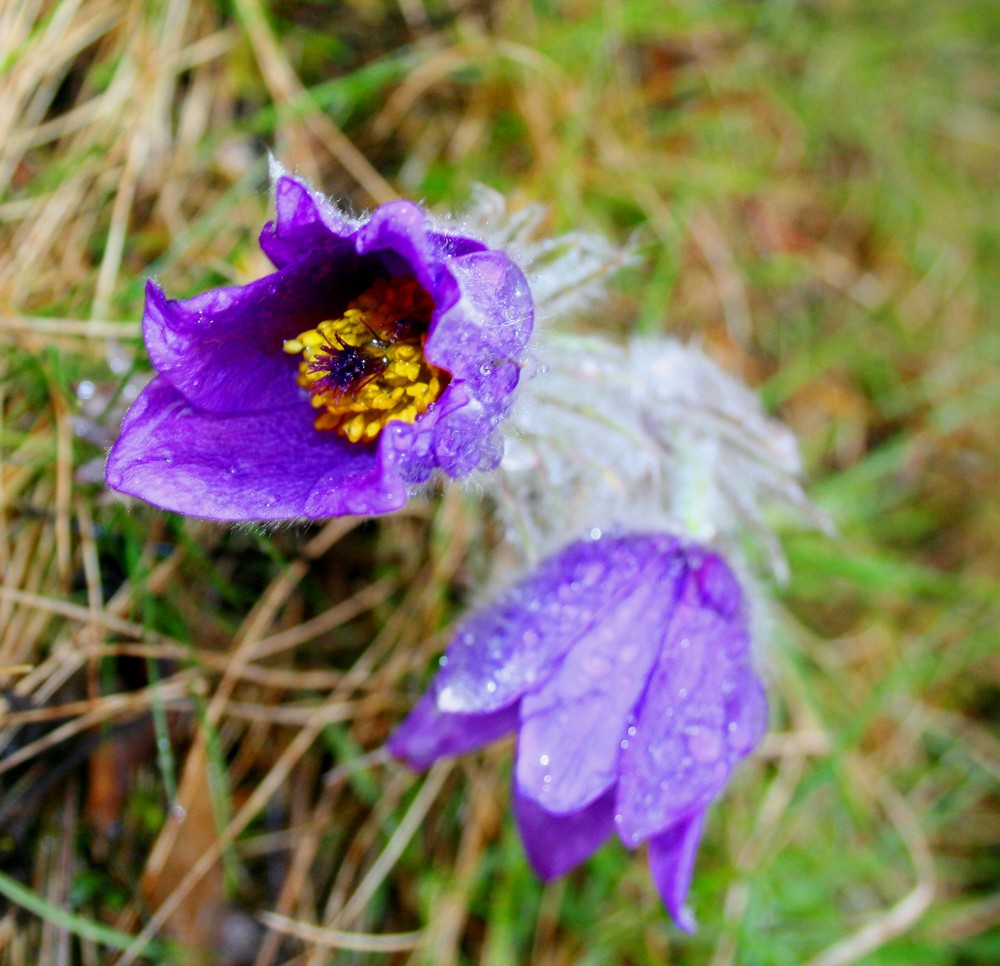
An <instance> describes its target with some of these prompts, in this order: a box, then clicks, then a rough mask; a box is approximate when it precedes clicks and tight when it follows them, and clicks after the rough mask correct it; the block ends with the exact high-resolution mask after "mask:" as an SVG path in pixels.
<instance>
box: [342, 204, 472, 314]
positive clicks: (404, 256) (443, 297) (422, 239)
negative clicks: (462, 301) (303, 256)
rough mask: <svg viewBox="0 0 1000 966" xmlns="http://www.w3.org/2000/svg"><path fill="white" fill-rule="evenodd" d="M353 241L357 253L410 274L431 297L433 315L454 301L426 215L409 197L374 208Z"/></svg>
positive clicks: (451, 284) (455, 291)
mask: <svg viewBox="0 0 1000 966" xmlns="http://www.w3.org/2000/svg"><path fill="white" fill-rule="evenodd" d="M355 244H356V247H357V252H358V254H359V255H377V256H378V258H379V260H380V261H381V262H382V263H383V264H384V265H385V267H386V269H387V271H388V273H389V275H412V276H413V277H414V278H415V279H416V280H417V281H418V282H419V283H420V285H421V287H422V288H423V289H424V291H426V292H427V293H428V294H429V295H430V297H431V299H433V301H434V306H435V318H436V317H437V315H438V314H439V313H441V312H444V311H446V310H447V309H449V308H451V307H452V306H453V305H454V304H455V302H456V301H458V297H459V294H460V293H459V288H458V283H457V282H456V281H455V278H454V277H453V275H452V273H451V271H450V270H449V269H448V267H447V265H448V263H446V262H444V261H443V260H441V258H440V257H439V256H438V252H437V246H436V245H435V244H434V242H433V240H432V238H431V237H430V236H429V233H428V230H427V216H426V215H425V214H424V212H423V210H422V209H420V208H419V207H418V206H417V205H415V204H413V202H412V201H390V202H389V203H388V204H385V205H381V206H380V207H378V208H376V209H375V211H373V212H372V215H371V218H369V219H368V221H367V222H365V223H364V224H363V225H362V226H361V227H360V228H359V229H358V234H357V240H356V242H355ZM432 328H433V323H432Z"/></svg>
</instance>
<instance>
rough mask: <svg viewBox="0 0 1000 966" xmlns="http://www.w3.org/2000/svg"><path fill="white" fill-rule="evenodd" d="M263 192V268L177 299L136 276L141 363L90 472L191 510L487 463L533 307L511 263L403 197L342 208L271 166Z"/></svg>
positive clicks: (374, 505)
mask: <svg viewBox="0 0 1000 966" xmlns="http://www.w3.org/2000/svg"><path fill="white" fill-rule="evenodd" d="M275 195H276V205H277V218H276V220H275V221H274V222H272V223H269V224H267V225H266V226H265V227H264V230H263V232H262V234H261V237H260V244H261V247H262V248H263V250H264V252H265V253H266V254H267V256H268V257H269V258H270V259H271V261H272V262H273V263H274V265H275V267H276V269H277V270H276V271H275V272H274V273H273V274H271V275H268V276H266V277H264V278H262V279H260V280H258V281H256V282H251V283H250V284H248V285H242V286H234V287H228V288H220V289H215V290H213V291H209V292H205V293H204V294H202V295H198V296H195V297H194V298H190V299H187V300H184V301H174V300H171V299H168V298H167V297H166V296H165V295H164V294H163V292H162V291H161V290H160V289H159V287H157V286H156V285H155V284H154V283H152V282H150V283H149V285H148V287H147V293H146V310H145V314H144V317H143V336H144V339H145V342H146V346H147V349H148V351H149V356H150V359H151V360H152V363H153V366H154V368H155V370H156V376H155V377H154V379H153V380H152V382H151V383H150V384H149V385H148V386H147V387H146V389H145V390H144V391H143V392H142V394H141V395H140V396H139V398H138V399H137V400H136V402H135V403H134V404H133V406H132V408H131V409H130V411H129V412H128V414H127V415H126V417H125V420H124V422H123V424H122V428H121V435H120V437H119V439H118V441H117V442H116V443H115V445H114V447H113V448H112V450H111V454H110V456H109V459H108V465H107V476H106V478H107V482H108V484H109V485H110V486H111V487H113V488H114V489H116V490H120V491H121V492H123V493H127V494H130V495H133V496H137V497H140V498H142V499H144V500H146V501H147V502H149V503H152V504H154V505H156V506H159V507H163V508H165V509H169V510H175V511H177V512H180V513H187V514H191V515H194V516H201V517H209V518H214V519H219V520H280V519H290V518H295V517H307V518H313V519H316V518H324V517H332V516H339V515H344V514H375V513H385V512H388V511H391V510H394V509H397V508H398V507H400V506H402V504H403V503H404V502H405V501H406V498H407V496H408V493H409V491H410V489H411V488H412V487H413V486H415V485H418V484H420V483H423V482H425V481H426V480H428V479H429V478H430V477H431V475H432V474H433V473H434V472H435V471H441V472H443V473H445V474H447V475H448V476H451V477H462V476H465V475H467V474H469V473H471V472H472V471H473V470H476V469H491V468H492V467H494V466H495V465H496V464H497V462H498V461H499V459H500V457H501V455H502V446H503V444H502V439H501V438H500V434H499V426H500V424H501V423H502V421H503V420H504V418H505V416H506V415H507V412H508V410H509V408H510V405H511V399H512V393H513V392H514V389H515V387H516V385H517V382H518V378H519V371H520V360H521V356H522V353H523V350H524V347H525V345H526V343H527V340H528V337H529V335H530V333H531V328H532V323H533V306H532V300H531V293H530V292H529V289H528V285H527V282H526V280H525V278H524V275H523V274H522V272H521V271H520V269H518V268H517V267H516V266H515V264H514V263H513V262H512V261H511V259H510V258H509V257H508V256H507V255H506V254H504V253H503V252H502V251H496V250H490V249H488V248H487V246H486V245H485V244H483V243H482V242H480V241H477V240H476V239H474V238H470V237H466V236H464V235H461V234H456V233H451V232H447V231H444V230H441V229H440V228H439V227H437V226H435V225H434V224H433V223H432V221H431V220H430V218H429V216H428V215H427V214H426V213H425V212H424V211H423V210H422V209H421V208H420V207H418V206H417V205H415V204H412V203H410V202H407V201H396V202H391V203H389V204H385V205H382V206H381V207H379V208H377V209H376V210H375V211H374V212H373V213H372V214H371V215H370V217H368V218H366V219H363V220H351V219H348V218H347V217H346V216H344V215H343V214H342V213H340V212H337V211H336V210H335V209H334V208H333V207H332V206H330V205H329V204H328V203H327V202H326V201H325V200H324V199H322V198H321V197H320V196H318V195H316V194H314V193H313V192H312V191H311V190H310V189H309V188H308V187H306V186H305V185H304V184H302V183H301V182H299V181H296V180H295V179H293V178H290V177H287V176H282V177H280V178H279V179H278V181H277V184H276V187H275Z"/></svg>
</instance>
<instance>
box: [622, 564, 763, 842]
mask: <svg viewBox="0 0 1000 966" xmlns="http://www.w3.org/2000/svg"><path fill="white" fill-rule="evenodd" d="M689 566H690V570H689V575H688V579H687V580H686V582H685V585H684V590H683V593H682V595H681V597H680V600H679V601H678V604H677V607H676V610H675V612H674V615H673V618H672V619H671V621H670V626H669V629H668V631H667V634H666V637H665V640H664V645H663V651H662V653H661V655H660V659H659V661H658V663H657V665H656V668H655V670H654V671H653V674H652V676H651V677H650V680H649V686H648V689H647V691H646V694H645V696H644V698H643V700H642V702H641V705H640V707H639V709H638V722H637V723H636V734H635V737H634V739H633V740H632V741H631V742H630V744H629V747H628V748H627V749H626V750H625V751H624V752H623V754H622V760H621V780H620V784H619V789H618V808H617V812H618V814H617V816H616V821H617V822H618V832H619V835H620V836H621V838H622V841H623V842H624V843H625V844H626V845H628V846H629V847H635V845H636V844H638V843H639V842H641V841H642V840H643V839H646V838H648V837H650V836H652V835H655V834H656V833H658V832H660V831H662V830H664V829H667V828H670V827H671V826H673V825H675V824H676V823H677V822H678V821H680V820H681V819H682V818H683V817H684V816H686V815H689V814H691V813H692V812H694V811H696V810H699V809H703V808H705V806H706V805H707V804H708V803H709V802H710V801H711V800H712V799H713V798H714V797H715V796H716V795H718V794H719V792H720V791H721V790H722V787H723V786H724V785H725V783H726V780H727V779H728V777H729V775H730V772H731V771H732V769H733V767H734V765H735V764H736V762H737V761H738V760H739V759H740V758H742V757H743V756H744V755H746V754H747V753H748V752H749V751H750V749H751V748H752V747H753V745H754V744H755V742H756V741H757V739H758V738H759V737H760V734H761V733H762V730H763V723H764V712H765V708H766V705H765V704H764V699H763V689H762V688H761V685H760V682H759V681H758V680H757V678H756V676H755V675H754V673H753V670H752V667H751V665H750V653H749V641H748V635H747V627H746V621H745V616H744V611H743V607H742V603H741V599H740V595H739V588H738V586H737V584H736V582H735V579H732V580H727V579H725V578H726V576H727V575H725V574H723V573H722V569H726V568H725V564H724V563H722V561H721V560H720V559H719V558H718V557H715V556H714V555H711V554H709V555H707V556H704V557H703V556H702V555H701V554H700V552H698V551H691V552H690V554H689ZM720 568H722V569H720ZM729 576H731V575H729ZM720 588H725V590H724V592H723V593H722V594H721V596H720Z"/></svg>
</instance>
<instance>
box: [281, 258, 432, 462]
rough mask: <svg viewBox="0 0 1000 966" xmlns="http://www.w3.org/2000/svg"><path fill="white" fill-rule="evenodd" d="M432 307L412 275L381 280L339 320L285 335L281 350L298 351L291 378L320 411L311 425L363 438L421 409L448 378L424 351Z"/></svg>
mask: <svg viewBox="0 0 1000 966" xmlns="http://www.w3.org/2000/svg"><path fill="white" fill-rule="evenodd" d="M433 311H434V303H433V302H432V301H431V297H430V296H429V295H428V294H427V293H426V292H425V291H424V290H423V289H422V288H421V287H420V285H419V284H417V281H416V279H414V278H411V277H409V276H404V277H400V278H388V279H387V278H380V279H378V280H377V281H376V282H375V283H374V284H373V285H372V286H371V287H370V288H368V289H366V290H365V291H364V292H362V293H361V294H360V295H359V296H358V297H357V298H356V299H353V300H352V301H351V302H349V303H348V305H347V308H346V309H344V314H343V315H342V316H341V317H340V318H338V319H329V320H327V321H325V322H320V323H319V325H317V326H316V328H315V329H309V330H308V331H306V332H302V333H301V334H300V335H298V336H296V337H295V338H294V339H286V340H285V343H284V346H283V348H284V351H285V352H287V353H289V354H290V355H298V354H300V353H301V355H302V361H301V362H300V363H299V376H298V383H299V385H300V386H302V387H303V388H304V389H308V390H309V394H310V396H311V400H310V401H311V402H312V405H313V406H314V407H315V408H316V409H318V410H320V412H319V413H318V414H317V416H316V428H317V429H333V430H336V432H338V433H339V434H340V435H341V436H344V437H346V438H347V439H349V440H350V441H351V442H352V443H358V442H370V441H371V440H374V439H375V438H376V437H377V436H378V434H379V433H380V432H382V430H383V429H384V428H385V426H386V424H387V423H389V422H390V421H391V420H394V419H398V420H401V421H402V422H404V423H412V422H415V421H416V419H417V417H418V416H419V415H420V414H421V413H424V412H426V411H427V409H428V407H429V406H430V405H431V403H433V402H434V401H435V400H436V399H437V398H438V397H439V396H440V395H441V392H442V390H443V389H444V387H445V386H446V385H447V384H448V379H449V376H448V373H446V372H444V371H442V370H441V369H437V368H435V367H434V366H432V365H431V364H430V363H429V362H428V361H427V359H426V358H425V357H424V341H425V339H426V337H427V326H428V325H429V324H430V320H431V313H432V312H433Z"/></svg>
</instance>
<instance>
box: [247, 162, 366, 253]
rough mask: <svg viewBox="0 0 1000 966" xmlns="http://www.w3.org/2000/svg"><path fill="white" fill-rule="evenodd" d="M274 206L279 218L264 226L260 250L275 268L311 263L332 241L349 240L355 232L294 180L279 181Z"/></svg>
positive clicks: (312, 193)
mask: <svg viewBox="0 0 1000 966" xmlns="http://www.w3.org/2000/svg"><path fill="white" fill-rule="evenodd" d="M274 205H275V209H276V213H277V216H278V217H277V218H276V220H275V221H270V222H268V223H267V224H266V225H265V226H264V230H263V231H262V232H261V233H260V247H261V248H262V249H263V251H264V254H265V255H267V257H268V258H270V259H271V261H272V262H273V263H274V266H275V268H284V267H285V266H286V265H291V264H293V263H294V262H298V261H302V260H308V259H309V258H311V257H312V256H314V255H315V254H316V252H317V251H323V250H325V249H326V248H327V247H329V245H330V241H331V238H333V237H339V238H346V237H347V236H348V235H350V234H352V233H353V231H354V226H353V225H352V224H351V223H350V222H348V221H346V220H345V219H344V218H342V217H341V216H340V215H339V214H337V212H335V211H334V210H333V209H332V208H331V206H330V205H329V204H328V203H327V202H326V200H325V199H324V198H323V197H322V196H320V195H318V194H315V193H314V192H312V191H311V190H310V189H309V187H308V185H305V184H303V183H302V182H301V181H297V180H296V179H295V178H289V177H287V176H286V177H282V178H279V179H278V181H277V183H276V184H275V186H274Z"/></svg>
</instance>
